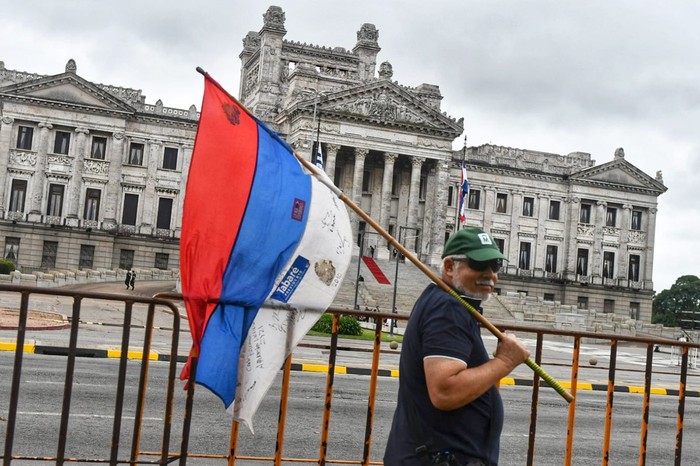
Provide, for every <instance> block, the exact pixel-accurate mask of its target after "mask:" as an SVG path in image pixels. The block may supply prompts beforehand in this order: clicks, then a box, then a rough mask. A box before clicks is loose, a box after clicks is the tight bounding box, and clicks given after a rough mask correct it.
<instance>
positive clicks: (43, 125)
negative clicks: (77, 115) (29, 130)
mask: <svg viewBox="0 0 700 466" xmlns="http://www.w3.org/2000/svg"><path fill="white" fill-rule="evenodd" d="M37 126H39V128H41V129H47V130H48V129H53V125H52V124H51V123H49V122H48V121H46V122H44V121H42V122H41V123H39V124H38V125H37Z"/></svg>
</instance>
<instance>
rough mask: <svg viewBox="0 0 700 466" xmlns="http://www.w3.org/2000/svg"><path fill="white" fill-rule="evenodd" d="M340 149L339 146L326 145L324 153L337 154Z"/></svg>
mask: <svg viewBox="0 0 700 466" xmlns="http://www.w3.org/2000/svg"><path fill="white" fill-rule="evenodd" d="M340 147H341V146H340V144H326V152H327V153H328V154H337V153H338V151H339V150H340Z"/></svg>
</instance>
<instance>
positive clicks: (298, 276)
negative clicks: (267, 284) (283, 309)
mask: <svg viewBox="0 0 700 466" xmlns="http://www.w3.org/2000/svg"><path fill="white" fill-rule="evenodd" d="M307 270H309V260H308V259H307V258H305V257H303V256H297V258H296V259H294V263H293V264H292V267H291V268H290V269H289V270H288V271H287V273H286V274H284V278H283V279H282V281H281V282H280V284H279V285H278V286H277V289H276V290H275V292H274V293H272V296H270V297H271V298H272V299H276V300H277V301H281V302H283V303H286V302H287V301H289V298H291V297H292V295H293V294H294V291H295V290H296V289H297V287H298V286H299V283H301V280H302V279H303V278H304V275H306V271H307Z"/></svg>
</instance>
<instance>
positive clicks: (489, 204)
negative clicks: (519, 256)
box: [464, 186, 510, 257]
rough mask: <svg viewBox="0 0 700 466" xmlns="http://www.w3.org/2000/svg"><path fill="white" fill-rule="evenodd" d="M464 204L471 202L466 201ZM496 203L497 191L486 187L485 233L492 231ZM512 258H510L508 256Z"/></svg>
mask: <svg viewBox="0 0 700 466" xmlns="http://www.w3.org/2000/svg"><path fill="white" fill-rule="evenodd" d="M464 202H469V199H466V200H465V201H464ZM495 203H496V190H495V189H494V188H492V187H490V186H484V225H483V227H482V228H483V229H484V231H491V222H492V219H493V208H494V204H495ZM508 257H510V256H508Z"/></svg>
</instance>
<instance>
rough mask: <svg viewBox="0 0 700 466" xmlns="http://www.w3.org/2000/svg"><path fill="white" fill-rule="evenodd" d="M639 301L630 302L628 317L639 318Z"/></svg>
mask: <svg viewBox="0 0 700 466" xmlns="http://www.w3.org/2000/svg"><path fill="white" fill-rule="evenodd" d="M639 308H640V306H639V303H635V302H634V301H632V302H630V319H635V320H639Z"/></svg>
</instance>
